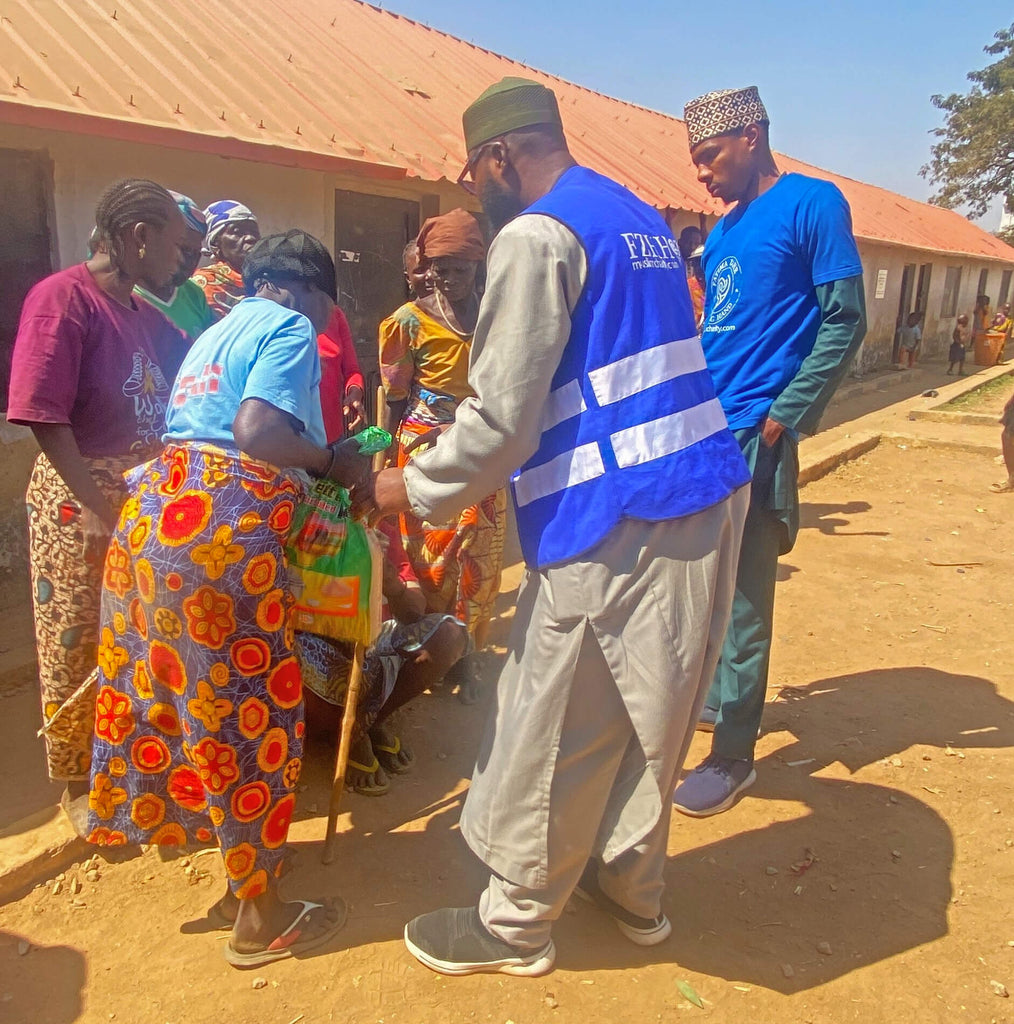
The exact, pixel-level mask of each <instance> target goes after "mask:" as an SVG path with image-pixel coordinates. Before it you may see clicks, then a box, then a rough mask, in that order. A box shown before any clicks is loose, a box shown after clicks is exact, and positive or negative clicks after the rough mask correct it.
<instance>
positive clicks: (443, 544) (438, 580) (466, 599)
mask: <svg viewBox="0 0 1014 1024" xmlns="http://www.w3.org/2000/svg"><path fill="white" fill-rule="evenodd" d="M428 429H429V428H428V427H427V426H426V425H424V424H420V423H416V422H414V421H408V420H406V422H403V423H402V428H401V435H400V437H399V439H398V465H399V466H404V465H405V464H406V463H407V462H408V461H409V459H411V458H412V456H413V455H415V454H417V453H418V452H420V451H425V449H426V446H425V445H424V446H423V447H422V448H418V449H416V450H415V451H414V452H412V455H408V456H406V454H405V446H406V445H407V444H409V443H411V440H412V438H414V437H416V436H418V435H419V434H422V433H425V431H426V430H428ZM506 529H507V492H506V491H505V490H504V489H503V488H501V489H500V490H498V491H496V492H495V493H493V494H490V495H489V496H488V497H486V498H483V500H482V501H480V502H479V504H478V505H472V506H470V507H469V508H466V509H465V511H464V512H462V513H461V514H460V515H459V516H458V518H457V520H455V521H454V522H452V523H447V524H442V525H435V524H431V523H425V522H423V521H422V520H421V519H419V518H418V517H416V516H414V515H412V514H411V513H405V514H404V515H402V516H401V532H402V537H403V539H404V542H405V551H406V553H407V554H408V557H409V561H410V562H411V563H412V568H413V570H414V571H415V574H416V576H417V577H418V579H419V585H420V586H421V587H422V590H423V593H424V594H425V595H426V610H427V611H429V612H445V613H447V614H450V615H453V616H455V618H458V619H460V620H461V621H462V622H464V623H465V625H466V626H468V631H469V633H471V634H472V635H473V636H475V635H476V632H477V631H478V633H479V641H480V643H481V642H482V640H483V636H482V631H483V628H484V627H485V626H486V625H487V624H488V623H489V621H490V619H491V618H492V617H493V605H494V604H495V603H496V598H497V595H498V594H499V593H500V572H501V569H502V568H503V545H504V536H505V534H506Z"/></svg>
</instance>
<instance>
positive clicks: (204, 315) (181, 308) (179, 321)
mask: <svg viewBox="0 0 1014 1024" xmlns="http://www.w3.org/2000/svg"><path fill="white" fill-rule="evenodd" d="M169 194H170V195H171V196H172V197H173V199H175V200H176V205H177V206H178V207H179V208H180V213H182V214H183V220H184V222H185V223H186V226H187V236H186V240H185V241H184V243H183V245H182V246H181V248H180V251H181V253H182V254H183V262H182V263H181V264H180V269H179V271H178V272H177V273H176V275H175V276H174V277H173V279H172V280H171V281H170V282H169V283H168V284H167V285H166V286H165V287H164V288H163V289H162V290H161V291H159V292H150V291H148V290H147V289H146V288H142V287H141V286H140V285H138V286H137V287H136V288H135V289H134V292H135V294H137V295H139V296H140V297H141V298H142V299H144V300H145V301H146V302H148V303H149V304H150V305H152V306H154V307H155V308H156V309H157V310H158V311H159V312H160V313H162V314H163V316H165V317H166V318H167V319H168V320H169V321H170V322H172V323H174V324H175V325H176V326H177V327H178V328H179V329H180V330H181V331H182V332H183V333H184V334H185V335H186V336H187V338H188V339H189V340H190V342H191V343H193V342H195V341H196V340H197V339H198V338H199V337H200V336H201V334H202V333H203V332H204V331H205V330H207V329H208V328H209V327H210V326H211V325H212V324H213V323H214V322H215V317H214V315H213V314H212V312H211V309H210V308H209V306H208V300H207V299H206V298H205V297H204V291H203V290H202V288H201V286H200V285H199V284H197V283H196V282H195V281H191V280H190V278H191V275H192V274H193V273H194V271H195V270H196V269H197V264H198V263H200V262H201V246H202V245H203V244H204V236H205V234H206V231H207V223H206V221H205V219H204V213H203V212H202V210H201V208H200V207H199V206H198V205H197V204H196V203H195V202H194V201H193V199H191V198H190V197H189V196H183V195H180V193H179V192H172V191H170V193H169Z"/></svg>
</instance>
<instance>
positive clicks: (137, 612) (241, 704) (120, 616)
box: [88, 444, 304, 898]
mask: <svg viewBox="0 0 1014 1024" xmlns="http://www.w3.org/2000/svg"><path fill="white" fill-rule="evenodd" d="M128 489H129V495H128V498H127V501H126V504H125V505H124V506H123V512H122V514H121V517H120V522H119V526H118V529H117V530H116V532H115V533H114V534H113V538H112V541H111V543H110V546H109V555H108V556H107V559H106V566H105V572H104V574H103V593H102V611H101V620H100V630H99V633H100V635H99V648H98V659H97V660H98V665H99V679H98V686H99V689H98V696H97V699H96V705H95V732H94V750H93V756H92V772H91V793H90V794H89V799H88V804H89V829H90V835H89V837H88V838H89V840H90V841H91V842H93V843H97V844H99V845H104V846H111V845H117V844H122V843H127V842H135V843H156V844H157V843H162V844H176V845H179V844H183V843H187V842H197V843H202V842H209V841H213V840H217V842H218V844H219V846H220V847H221V849H222V852H223V856H224V859H225V866H226V873H227V875H228V878H229V885H230V887H231V888H232V891H233V892H234V893H235V894H236V895H237V896H239V897H240V898H249V897H253V896H257V895H259V894H260V893H262V892H264V891H265V890H266V888H267V885H268V879H269V878H273V877H275V873H276V871H277V869H278V868H279V866H280V864H281V860H282V852H283V851H282V847H283V846H284V844H285V838H286V835H287V833H288V828H289V822H290V821H291V820H292V812H293V808H294V806H295V795H294V789H295V786H296V783H297V781H298V779H299V771H300V767H301V764H302V746H303V728H304V727H303V692H302V679H301V675H300V668H299V662H298V660H297V658H296V655H295V652H294V649H293V641H294V635H293V628H292V622H291V614H290V613H291V607H292V597H291V594H290V593H289V589H288V581H287V577H286V568H285V555H284V552H283V543H284V540H285V535H286V533H287V531H288V527H289V525H290V523H291V521H292V510H293V508H294V506H295V502H296V501H297V500H298V498H299V497H300V490H299V486H298V485H297V484H296V482H295V481H294V480H292V479H290V478H289V477H287V476H286V475H285V474H282V473H279V472H278V471H277V470H275V469H273V468H271V467H268V466H265V465H263V464H261V463H256V462H253V461H252V460H250V459H247V458H245V457H244V456H240V455H238V453H235V452H230V451H226V450H224V449H221V448H213V447H211V446H210V445H197V444H191V445H184V446H179V447H177V446H173V445H170V446H169V447H167V448H166V449H165V451H164V452H163V453H162V454H161V455H160V456H159V457H158V458H156V459H154V460H153V461H152V462H149V463H147V464H146V465H144V466H140V467H138V468H137V469H136V470H134V471H133V472H132V473H131V474H130V475H129V477H128Z"/></svg>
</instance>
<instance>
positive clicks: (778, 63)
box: [375, 0, 1014, 230]
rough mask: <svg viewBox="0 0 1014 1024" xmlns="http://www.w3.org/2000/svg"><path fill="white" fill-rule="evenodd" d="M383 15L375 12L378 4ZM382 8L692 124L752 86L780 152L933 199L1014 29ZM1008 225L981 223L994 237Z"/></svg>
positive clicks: (843, 16) (581, 3)
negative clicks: (953, 145)
mask: <svg viewBox="0 0 1014 1024" xmlns="http://www.w3.org/2000/svg"><path fill="white" fill-rule="evenodd" d="M375 2H376V0H375ZM384 7H385V8H387V9H388V10H392V11H397V12H398V13H399V14H405V15H407V16H408V17H411V18H415V19H416V20H418V21H422V22H425V23H426V24H428V25H431V26H432V27H433V28H439V29H442V30H444V31H446V32H450V33H451V34H453V35H456V36H460V37H461V38H464V39H468V40H470V41H471V42H473V43H476V44H477V45H480V46H485V47H487V48H489V49H491V50H496V51H497V52H499V53H503V54H506V55H507V56H509V57H513V58H515V59H517V60H521V61H524V62H525V63H526V64H530V65H532V66H534V67H537V68H541V69H543V70H545V71H549V72H552V73H553V74H556V75H560V76H561V77H563V78H568V79H571V80H572V81H575V82H580V83H581V84H582V85H587V86H589V87H590V88H593V89H597V90H599V91H600V92H605V93H609V94H610V95H612V96H618V97H620V98H622V99H626V100H630V101H632V102H634V103H640V104H643V105H644V106H648V107H653V108H655V109H658V110H664V111H667V112H668V113H672V114H676V115H677V116H682V112H683V103H684V102H685V101H686V100H688V99H690V98H692V97H693V96H696V95H698V94H699V93H702V92H707V91H708V90H710V89H723V88H729V87H732V86H739V85H748V84H755V85H758V86H760V90H761V95H762V96H763V98H764V102H765V104H766V105H767V108H768V111H769V113H770V114H771V119H772V142H773V144H774V146H775V148H777V149H780V150H783V151H784V152H786V153H790V154H792V155H793V156H795V157H797V158H799V159H801V160H806V161H808V162H809V163H813V164H816V165H818V166H821V167H827V168H829V169H832V170H834V171H836V172H838V173H840V174H845V175H848V176H850V177H854V178H860V179H862V180H864V181H869V182H872V183H874V184H877V185H883V186H884V187H886V188H890V189H893V190H894V191H897V192H902V193H904V194H906V195H909V196H912V197H914V198H916V199H927V198H928V197H929V195H930V193H931V192H932V188H931V186H930V185H929V183H928V182H927V181H926V179H925V178H922V177H920V175H919V168H920V167H921V166H922V165H923V164H925V163H926V162H927V161H928V159H929V149H930V145H931V144H932V141H933V140H932V137H931V136H930V135H929V132H930V131H931V130H932V129H933V128H935V127H937V126H939V125H940V124H941V123H942V122H941V118H940V112H939V111H937V110H936V108H935V107H933V106H932V104H931V103H930V96H931V95H932V94H934V93H943V94H947V93H950V92H964V91H965V90H966V89H967V87H968V84H969V83H967V82H966V80H965V75H966V74H967V73H968V72H969V71H970V70H972V69H973V68H979V67H982V66H984V65H985V64H986V63H987V62H988V61H991V60H994V59H995V58H993V57H990V56H988V55H987V54H985V53H984V52H983V47H984V46H986V45H987V44H988V43H990V42H992V40H993V33H994V32H996V31H997V30H998V29H1000V28H1003V27H1005V26H1008V25H1010V24H1011V21H1012V20H1014V10H1012V8H1011V4H1010V0H976V2H975V3H973V4H968V5H965V4H954V3H943V2H941V0H919V2H915V0H911V2H909V3H898V2H892V0H881V2H876V0H854V2H850V3H841V2H835V0H825V2H824V3H819V2H814V0H809V2H805V3H804V2H801V0H774V2H768V3H758V2H756V0H754V2H751V3H747V2H743V0H707V2H703V3H696V4H685V3H680V4H674V3H672V2H671V0H669V2H665V0H612V2H608V3H607V2H605V0H513V2H509V3H508V2H503V0H497V2H492V0H486V2H484V3H477V2H471V3H467V2H464V0H385V2H384ZM998 222H999V204H998V205H997V212H996V213H995V214H991V215H990V217H988V218H987V219H986V220H985V221H984V222H983V227H986V228H987V229H989V230H994V229H995V228H996V227H997V224H998Z"/></svg>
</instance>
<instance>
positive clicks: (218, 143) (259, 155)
mask: <svg viewBox="0 0 1014 1024" xmlns="http://www.w3.org/2000/svg"><path fill="white" fill-rule="evenodd" d="M0 123H2V124H9V125H15V126H18V127H23V128H41V129H49V130H52V131H62V132H68V133H77V134H82V135H90V136H93V137H98V138H105V139H112V140H115V141H117V142H137V143H140V144H142V145H150V146H163V147H166V148H169V149H179V150H184V151H187V152H198V153H207V154H209V155H212V156H222V157H226V158H229V159H234V160H249V161H251V162H253V163H269V164H274V165H276V166H280V167H292V168H297V169H299V170H309V171H340V172H342V173H350V174H354V175H357V176H359V177H366V178H380V179H384V180H387V181H398V180H402V179H404V178H407V177H409V171H408V168H406V167H401V166H399V165H397V164H388V163H380V162H376V161H372V160H357V159H355V158H353V157H343V156H337V155H331V154H328V153H320V152H316V151H313V150H300V149H290V148H287V147H285V146H279V145H276V144H273V143H263V142H251V141H249V140H246V139H237V138H235V137H232V136H224V135H209V134H207V133H205V132H200V131H191V130H189V129H186V128H173V127H169V126H168V125H157V124H150V123H147V122H138V121H125V120H122V119H120V118H114V117H102V116H100V115H96V114H86V113H81V112H78V111H73V110H62V109H60V108H57V107H41V106H33V105H31V104H26V103H12V102H10V101H9V100H3V99H0ZM414 176H415V175H413V177H414Z"/></svg>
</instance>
